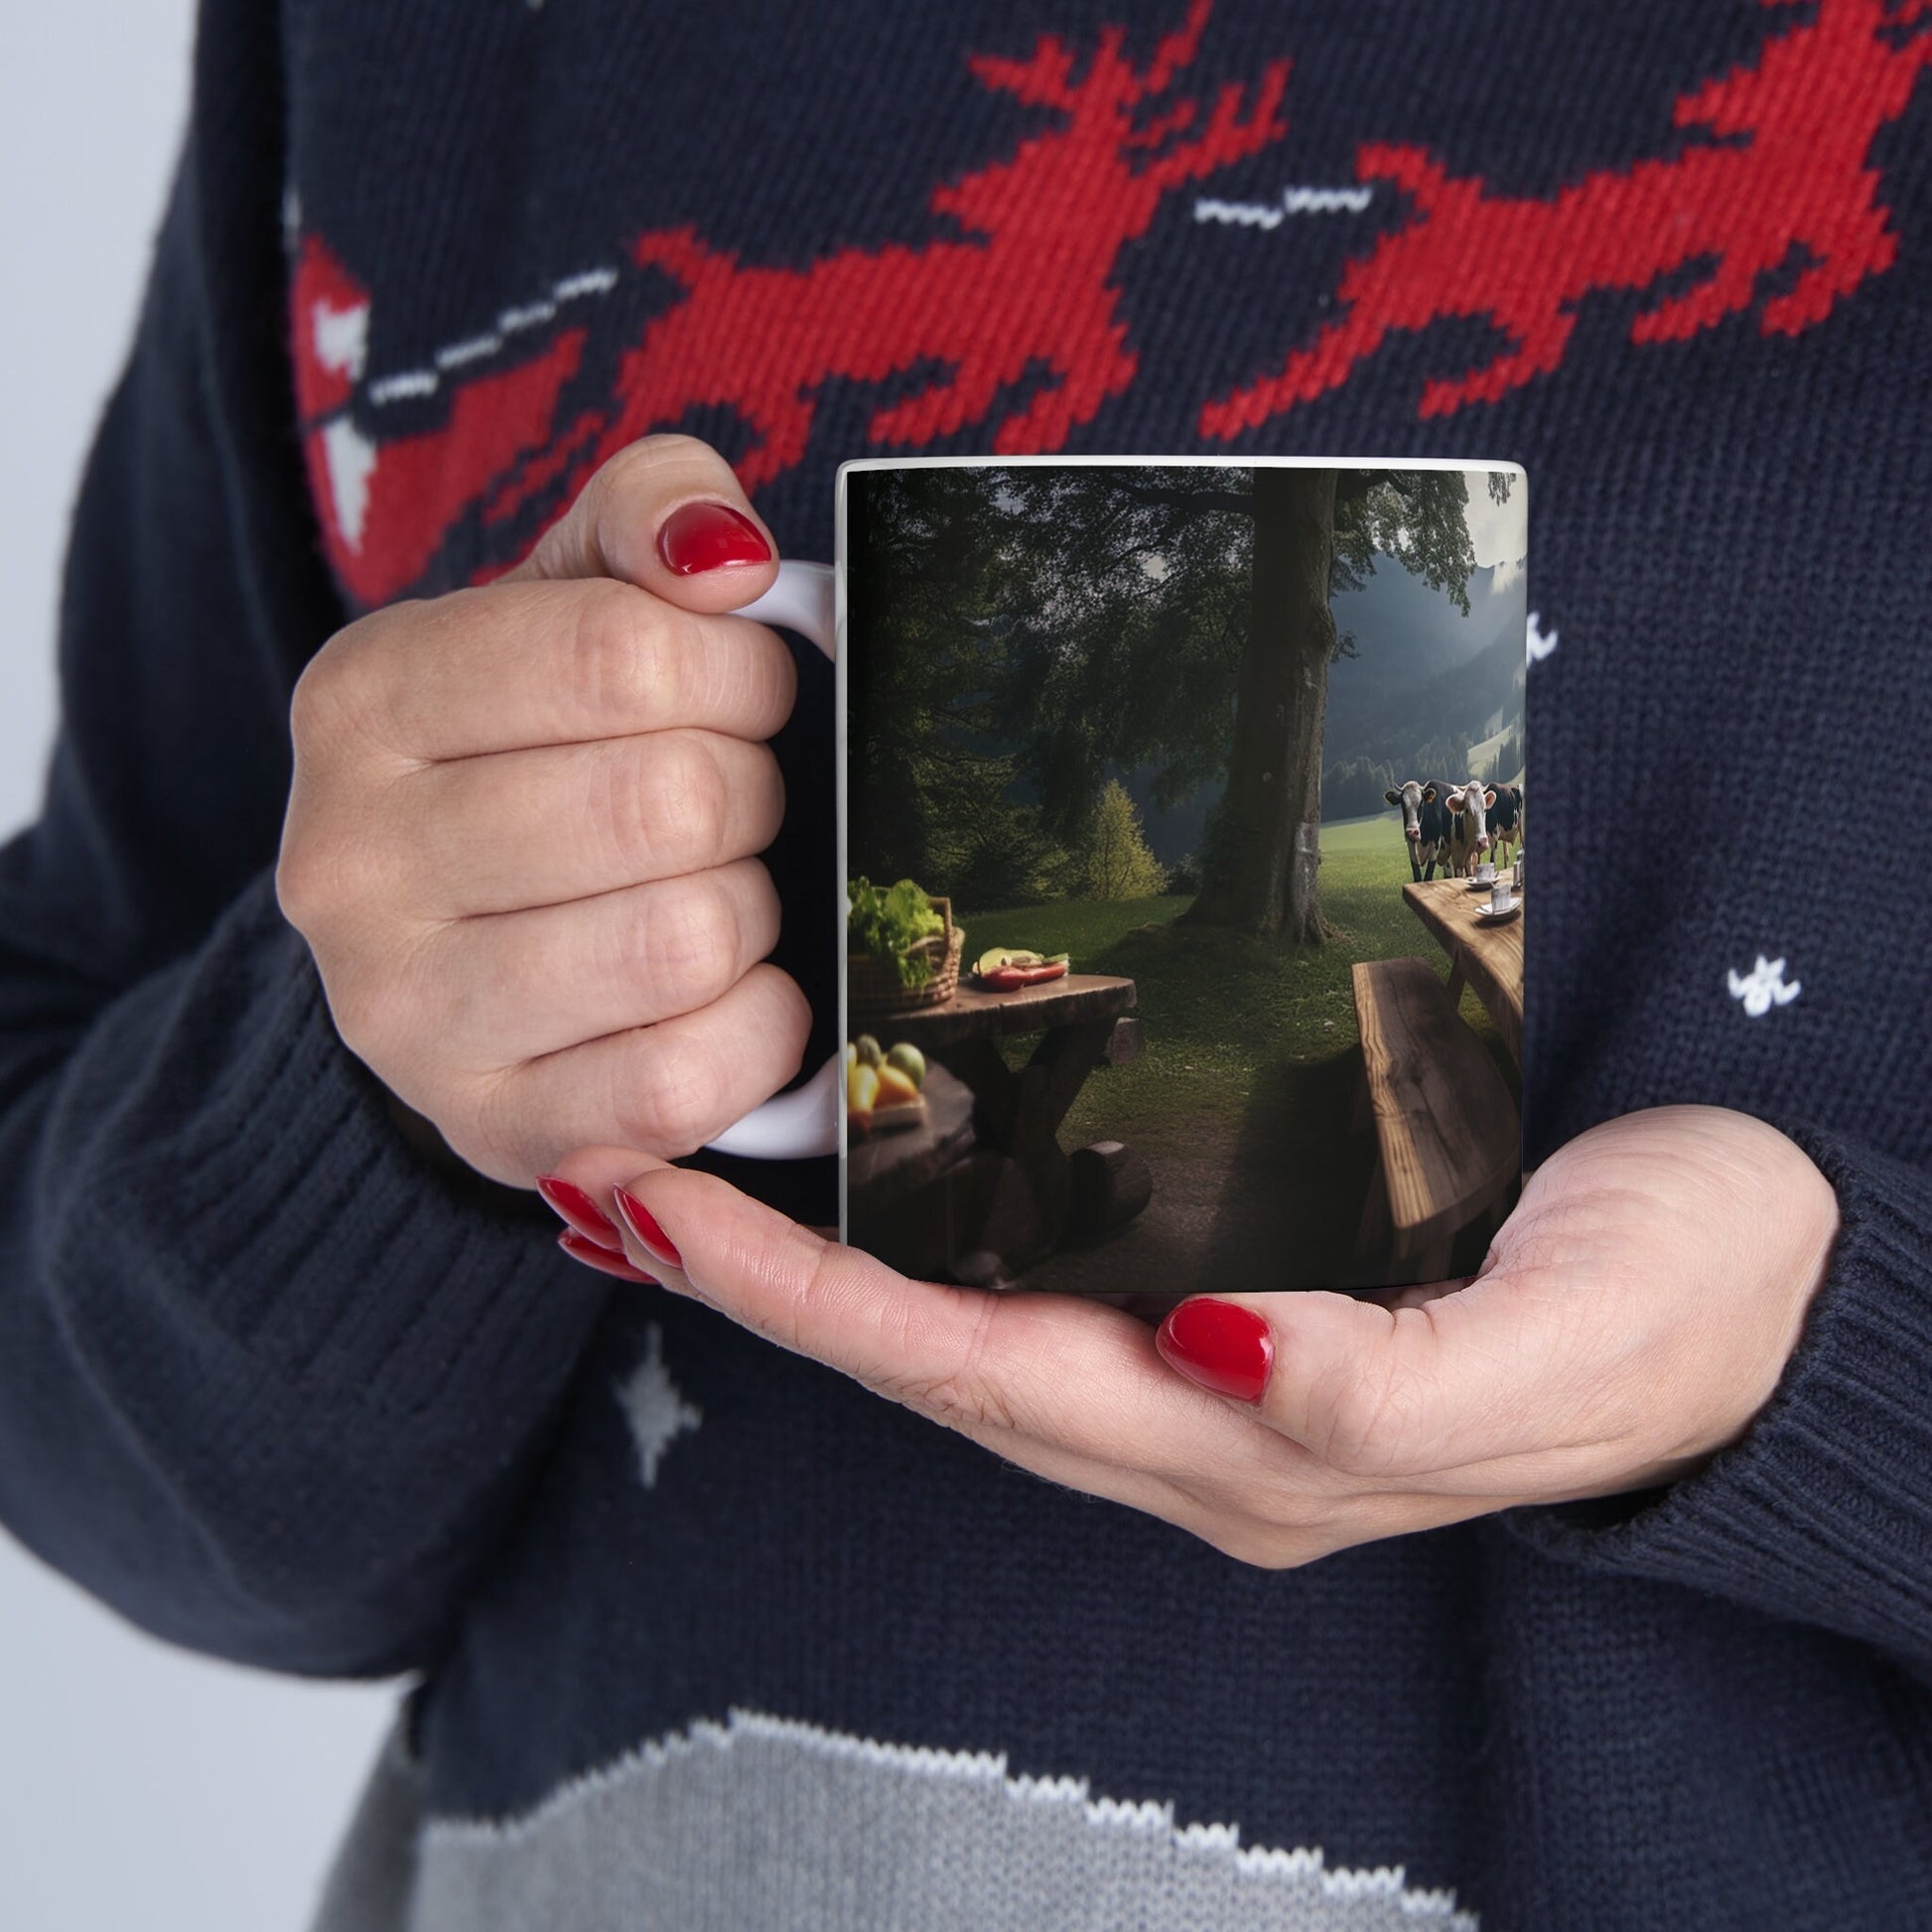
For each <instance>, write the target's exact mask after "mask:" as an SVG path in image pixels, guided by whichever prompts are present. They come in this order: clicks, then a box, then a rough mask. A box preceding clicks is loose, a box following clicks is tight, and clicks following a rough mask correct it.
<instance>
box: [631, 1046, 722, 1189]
mask: <svg viewBox="0 0 1932 1932" xmlns="http://www.w3.org/2000/svg"><path fill="white" fill-rule="evenodd" d="M725 1092H726V1089H725V1083H724V1080H723V1078H722V1076H721V1073H720V1070H719V1068H718V1065H717V1063H716V1061H715V1060H714V1059H713V1057H712V1056H711V1055H710V1054H709V1053H707V1052H705V1051H704V1050H703V1048H701V1047H700V1046H698V1045H697V1044H696V1043H695V1042H693V1041H691V1040H690V1039H687V1038H678V1037H674V1036H668V1035H665V1034H664V1032H663V1030H661V1029H657V1030H653V1031H652V1032H651V1033H650V1034H647V1035H646V1036H645V1052H644V1055H643V1065H642V1067H641V1069H639V1071H638V1076H637V1079H636V1082H635V1084H634V1085H632V1086H629V1087H627V1088H626V1090H625V1092H624V1093H623V1095H622V1096H621V1102H620V1105H619V1107H618V1110H617V1111H618V1117H619V1118H620V1119H631V1120H634V1121H635V1123H636V1125H637V1127H638V1129H639V1131H640V1137H641V1138H640V1145H642V1146H643V1147H644V1149H645V1151H646V1152H647V1153H656V1154H663V1155H667V1156H673V1157H675V1156H680V1155H686V1154H694V1153H696V1152H697V1150H698V1149H699V1148H701V1147H703V1146H704V1144H705V1142H706V1141H708V1140H709V1139H710V1138H711V1137H712V1136H713V1135H714V1134H715V1133H717V1132H718V1130H719V1129H720V1128H721V1127H722V1126H723V1125H724V1124H725V1120H726V1109H725V1106H724V1098H725Z"/></svg>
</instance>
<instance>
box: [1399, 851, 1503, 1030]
mask: <svg viewBox="0 0 1932 1932" xmlns="http://www.w3.org/2000/svg"><path fill="white" fill-rule="evenodd" d="M1402 896H1403V897H1404V898H1406V899H1407V900H1408V901H1409V909H1410V911H1412V912H1413V913H1414V914H1415V915H1416V917H1417V918H1419V919H1420V920H1421V921H1422V922H1423V924H1424V925H1425V926H1427V927H1428V929H1429V931H1430V934H1431V936H1432V937H1433V938H1434V939H1435V940H1436V941H1437V943H1438V944H1439V945H1440V946H1441V947H1442V948H1443V950H1444V951H1445V952H1446V953H1448V954H1449V1001H1450V1003H1451V1005H1452V1004H1454V1003H1455V1002H1456V1001H1458V1000H1460V999H1461V997H1462V988H1463V986H1464V985H1465V984H1466V985H1468V986H1471V987H1473V988H1474V989H1475V995H1476V998H1477V999H1478V1000H1480V1001H1481V1002H1482V1004H1483V1006H1484V1008H1485V1009H1486V1010H1487V1011H1488V1014H1489V1018H1490V1019H1491V1020H1493V1021H1494V1022H1495V1024H1496V1032H1497V1033H1498V1034H1499V1035H1501V1036H1502V1041H1503V1044H1504V1045H1505V1046H1507V1047H1508V1048H1509V1057H1510V1058H1511V1059H1512V1060H1514V1061H1515V1062H1516V1064H1517V1065H1518V1066H1521V1065H1522V1063H1523V921H1524V919H1525V918H1527V917H1528V916H1529V915H1528V913H1527V912H1526V911H1524V912H1518V913H1517V914H1516V916H1515V917H1514V918H1513V919H1496V920H1490V919H1482V918H1478V917H1477V916H1476V907H1477V906H1478V905H1487V904H1488V902H1489V888H1488V887H1487V886H1484V887H1483V888H1482V889H1481V890H1480V891H1479V892H1477V891H1471V889H1470V882H1469V881H1468V880H1466V879H1430V880H1424V881H1422V882H1421V883H1420V884H1415V885H1409V886H1405V887H1403V889H1402ZM1517 897H1519V898H1520V897H1522V894H1521V893H1520V892H1519V893H1518V894H1517Z"/></svg>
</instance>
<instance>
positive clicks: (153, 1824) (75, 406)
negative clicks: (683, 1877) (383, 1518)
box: [0, 0, 394, 1932]
mask: <svg viewBox="0 0 1932 1932" xmlns="http://www.w3.org/2000/svg"><path fill="white" fill-rule="evenodd" d="M192 12H193V8H192V5H191V4H190V0H60V4H59V5H54V6H49V5H35V6H29V5H26V4H23V0H5V4H4V5H0V23H4V28H5V47H6V58H5V60H4V61H0V262H4V263H5V270H4V280H0V287H3V288H4V290H5V299H4V301H0V371H4V376H0V382H4V389H3V390H0V421H4V423H5V426H6V433H5V436H4V438H0V586H4V597H5V606H4V608H5V612H6V617H5V619H4V621H0V838H4V837H6V836H7V835H9V834H11V833H12V832H13V831H14V830H16V829H17V828H18V827H19V826H21V825H22V824H24V823H26V822H27V821H28V820H29V819H30V818H32V816H33V815H34V812H35V809H36V803H37V799H38V796H39V790H40V783H41V773H42V767H43V763H44V760H45V758H46V753H47V747H48V744H49V742H50V740H51V737H52V734H53V729H54V608H55V591H56V582H57V576H58V572H59V566H60V559H61V554H62V550H63V547H64V544H65V532H66V523H67V518H68V515H69V511H70V509H71V507H72V502H73V491H74V485H75V483H76V480H77V477H78V473H79V466H80V460H81V457H82V454H83V452H84V450H85V447H86V444H87V441H88V439H89V437H90V435H91V433H92V428H93V423H94V418H95V415H96V413H97V412H98V410H99V407H100V404H101V402H102V400H103V398H104V397H105V395H106V392H107V389H108V386H109V384H110V383H111V382H112V380H113V378H114V376H115V374H116V372H117V371H118V369H119V366H120V362H121V359H122V357H123V355H124V354H125V352H126V347H127V340H128V335H129V331H130V329H131V327H132V323H133V316H134V309H135V302H136V299H137V296H138V293H139V289H140V284H141V281H142V279H143V277H144V275H145V273H146V268H147V257H148V251H149V247H150V245H151V242H152V238H153V234H154V229H155V224H156V221H157V219H158V217H159V214H160V209H161V205H162V201H163V198H164V195H165V193H166V188H167V182H168V176H169V173H170V171H171V169H172V166H173V162H174V155H175V149H176V146H177V144H178V142H179V140H180V136H181V127H182V122H183V119H184V116H185V114H186V110H187V99H188V52H189V41H190V34H191V15H192ZM12 1287H13V1285H12V1284H5V1285H0V1292H4V1291H5V1290H6V1289H11V1288H12ZM393 1703H394V1693H393V1692H392V1691H390V1690H387V1689H381V1688H367V1687H359V1686H358V1687H353V1688H345V1687H338V1686H320V1687H319V1686H312V1685H305V1684H297V1683H293V1682H289V1681H285V1680H279V1679H275V1678H271V1677H266V1676H262V1675H259V1674H256V1673H253V1672H247V1671H240V1670H234V1669H231V1668H228V1667H226V1666H223V1665H219V1664H214V1663H209V1662H207V1661H206V1660H203V1659H199V1658H194V1657H190V1656H187V1655H185V1654H184V1653H182V1652H180V1651H174V1650H169V1649H167V1648H164V1647H163V1646H162V1645H160V1644H158V1643H155V1642H152V1641H151V1640H149V1639H147V1638H145V1637H142V1636H141V1635H139V1634H138V1633H136V1632H135V1631H132V1630H130V1629H129V1628H128V1627H127V1626H126V1625H125V1624H123V1623H121V1622H120V1621H119V1620H118V1619H116V1618H115V1617H113V1616H110V1615H109V1614H108V1613H107V1612H106V1611H104V1610H102V1609H100V1608H99V1607H98V1606H97V1605H95V1604H94V1603H92V1602H91V1601H90V1600H89V1599H88V1598H86V1597H84V1596H82V1595H81V1594H80V1593H79V1591H77V1590H75V1589H73V1588H72V1587H70V1586H69V1585H67V1584H65V1583H63V1582H62V1581H60V1580H59V1579H58V1578H56V1577H54V1576H53V1575H51V1574H50V1573H49V1572H48V1571H47V1570H46V1569H44V1568H43V1567H42V1566H41V1565H39V1564H38V1563H36V1562H34V1561H33V1560H32V1559H31V1558H29V1557H28V1556H26V1555H25V1554H24V1553H22V1551H21V1550H20V1549H19V1547H18V1546H17V1545H16V1544H14V1543H12V1542H10V1541H9V1540H8V1539H7V1538H6V1537H5V1536H4V1535H0V1926H5V1927H7V1928H10V1932H11V1928H19V1932H135V1928H139V1932H191V1929H192V1932H282V1929H283V1928H288V1932H296V1928H300V1927H301V1926H303V1925H304V1924H306V1922H307V1919H308V1916H309V1913H310V1910H311V1908H312V1906H313V1904H314V1900H315V1894H316V1887H317V1883H318V1881H319V1878H320V1876H321V1873H322V1871H323V1869H324V1867H325V1865H326V1863H327V1861H328V1858H329V1855H330V1852H331V1850H332V1848H333V1846H334V1843H335V1840H336V1838H337V1836H338V1835H339V1833H340V1832H341V1830H342V1828H343V1825H344V1824H345V1821H346V1818H347V1815H348V1812H349V1809H350V1807H351V1805H352V1803H353V1801H354V1797H355V1793H356V1789H357V1787H358V1786H359V1784H360V1782H361V1779H362V1776H363V1773H364V1771H365V1770H366V1768H367V1766H368V1763H369V1761H370V1760H371V1758H372V1757H373V1755H374V1752H375V1748H376V1744H377V1740H378V1738H379V1737H380V1734H381V1732H382V1730H383V1729H384V1728H385V1726H386V1725H387V1722H388V1716H389V1712H390V1710H391V1708H392V1706H393Z"/></svg>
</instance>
